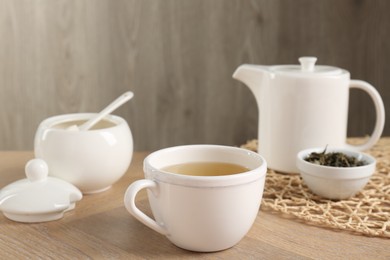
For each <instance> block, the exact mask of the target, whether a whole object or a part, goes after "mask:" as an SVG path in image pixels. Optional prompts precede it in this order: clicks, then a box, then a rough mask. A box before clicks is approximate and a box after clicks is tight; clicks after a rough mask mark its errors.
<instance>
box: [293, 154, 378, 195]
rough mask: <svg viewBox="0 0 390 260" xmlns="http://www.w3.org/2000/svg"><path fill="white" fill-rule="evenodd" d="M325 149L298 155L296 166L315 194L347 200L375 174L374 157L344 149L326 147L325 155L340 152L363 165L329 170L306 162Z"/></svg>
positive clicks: (330, 168) (327, 167)
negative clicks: (309, 157)
mask: <svg viewBox="0 0 390 260" xmlns="http://www.w3.org/2000/svg"><path fill="white" fill-rule="evenodd" d="M323 151H324V148H323V147H322V148H309V149H305V150H303V151H301V152H299V153H298V155H297V157H296V163H297V167H298V169H299V171H300V174H301V176H302V178H303V181H304V182H305V183H306V184H307V186H308V187H309V189H310V190H311V191H312V192H314V193H315V194H317V195H319V196H322V197H324V198H328V199H337V200H339V199H347V198H349V197H352V196H354V195H355V194H356V193H357V192H359V191H360V190H361V189H363V188H364V186H365V185H366V184H367V182H368V181H369V180H370V177H371V176H372V174H373V173H374V172H375V165H376V160H375V158H374V157H372V156H370V155H368V154H365V153H361V152H357V151H353V150H349V149H343V148H327V149H326V152H327V153H330V152H341V153H344V154H346V155H348V156H353V157H355V158H357V159H358V160H362V161H364V162H365V165H363V166H356V167H332V166H323V165H318V164H314V163H311V162H307V161H305V160H304V159H305V158H307V156H309V155H310V154H311V153H312V152H317V153H320V152H323Z"/></svg>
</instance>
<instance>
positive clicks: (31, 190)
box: [0, 159, 82, 223]
mask: <svg viewBox="0 0 390 260" xmlns="http://www.w3.org/2000/svg"><path fill="white" fill-rule="evenodd" d="M25 171H26V176H27V178H26V179H22V180H19V181H16V182H14V183H11V184H9V185H7V186H6V187H4V188H3V189H2V190H1V191H0V210H1V211H3V214H4V215H5V216H6V217H7V218H9V219H11V220H14V221H19V222H29V223H33V222H45V221H51V220H56V219H60V218H62V217H63V214H64V212H65V211H68V210H71V209H73V208H74V207H75V202H76V201H79V200H81V198H82V193H81V192H80V190H79V189H77V188H76V187H75V186H74V185H72V184H70V183H68V182H66V181H64V180H61V179H58V178H54V177H48V172H49V169H48V166H47V164H46V162H45V161H44V160H42V159H33V160H30V161H29V162H28V163H27V164H26V167H25Z"/></svg>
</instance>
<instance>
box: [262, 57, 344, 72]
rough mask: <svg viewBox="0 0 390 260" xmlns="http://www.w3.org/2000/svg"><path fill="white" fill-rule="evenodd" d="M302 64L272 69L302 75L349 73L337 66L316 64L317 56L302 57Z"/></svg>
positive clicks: (272, 68) (300, 59)
mask: <svg viewBox="0 0 390 260" xmlns="http://www.w3.org/2000/svg"><path fill="white" fill-rule="evenodd" d="M298 60H299V62H300V65H277V66H271V67H270V70H271V71H272V72H276V73H279V72H280V73H288V74H293V75H300V76H309V75H310V76H311V75H315V76H339V75H342V74H346V73H348V72H347V71H345V70H342V69H340V68H337V67H331V66H322V65H315V63H316V61H317V58H316V57H300V58H299V59H298Z"/></svg>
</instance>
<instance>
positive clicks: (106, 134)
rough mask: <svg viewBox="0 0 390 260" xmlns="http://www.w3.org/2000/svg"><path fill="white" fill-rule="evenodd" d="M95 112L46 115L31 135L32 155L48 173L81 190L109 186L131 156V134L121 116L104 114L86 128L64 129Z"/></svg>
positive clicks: (121, 174)
mask: <svg viewBox="0 0 390 260" xmlns="http://www.w3.org/2000/svg"><path fill="white" fill-rule="evenodd" d="M95 115H96V114H92V113H91V114H88V113H79V114H67V115H59V116H54V117H50V118H48V119H46V120H44V121H43V122H42V123H41V124H40V125H39V127H38V130H37V132H36V135H35V143H34V149H35V156H36V157H37V158H42V159H43V160H45V161H46V162H47V164H48V165H49V168H50V173H49V174H50V175H51V176H54V177H58V178H61V179H63V180H66V181H68V182H70V183H72V184H74V185H75V186H76V187H78V188H79V189H80V190H81V191H82V192H83V193H84V194H87V193H96V192H100V191H104V190H107V189H108V188H110V187H111V185H112V184H114V183H115V182H116V181H118V180H119V179H120V178H121V177H122V176H123V175H124V174H125V172H126V170H127V168H128V167H129V165H130V162H131V159H132V156H133V138H132V134H131V131H130V128H129V126H128V124H127V122H126V120H124V119H123V118H121V117H118V116H114V115H108V116H106V117H105V118H104V119H103V120H101V121H100V122H99V123H97V124H96V125H95V126H94V127H93V128H91V129H90V130H88V131H69V130H67V128H68V127H69V126H71V125H80V124H82V123H83V122H85V121H87V120H88V119H90V118H91V117H93V116H95Z"/></svg>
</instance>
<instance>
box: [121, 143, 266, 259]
mask: <svg viewBox="0 0 390 260" xmlns="http://www.w3.org/2000/svg"><path fill="white" fill-rule="evenodd" d="M192 162H224V163H233V164H238V165H241V166H244V167H247V168H248V171H246V172H243V173H237V174H233V175H223V176H189V175H181V174H175V173H170V172H166V171H163V170H161V169H162V168H164V167H167V166H170V165H175V164H182V163H192ZM266 170H267V164H266V162H265V160H264V159H263V158H262V157H261V156H260V155H259V154H257V153H254V152H251V151H248V150H244V149H241V148H236V147H229V146H218V145H188V146H177V147H171V148H166V149H163V150H159V151H157V152H154V153H152V154H150V155H149V156H148V157H147V158H146V159H145V160H144V172H145V179H142V180H138V181H136V182H134V183H132V184H131V185H130V186H129V187H128V189H127V191H126V194H125V198H124V203H125V206H126V209H127V210H128V211H129V212H130V213H131V214H132V215H133V216H134V217H135V218H137V219H138V220H139V221H141V222H142V223H144V224H145V225H146V226H148V227H150V228H152V229H153V230H155V231H157V232H159V233H161V234H163V235H165V236H166V237H167V238H168V239H169V240H170V241H171V242H172V243H173V244H175V245H176V246H178V247H181V248H184V249H187V250H192V251H201V252H211V251H219V250H223V249H227V248H229V247H232V246H234V245H235V244H237V243H238V242H239V241H240V240H241V239H242V238H243V237H244V236H245V235H246V233H247V232H248V231H249V229H250V228H251V226H252V224H253V222H254V220H255V219H256V216H257V214H258V211H259V207H260V203H261V199H262V196H263V190H264V182H265V175H266ZM144 188H146V189H147V192H148V198H149V203H150V206H151V209H152V212H153V216H154V218H155V220H153V219H151V218H149V217H148V216H147V215H145V214H144V213H143V212H141V211H140V210H139V209H138V208H137V207H136V205H135V197H136V195H137V193H138V192H139V191H140V190H142V189H144Z"/></svg>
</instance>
